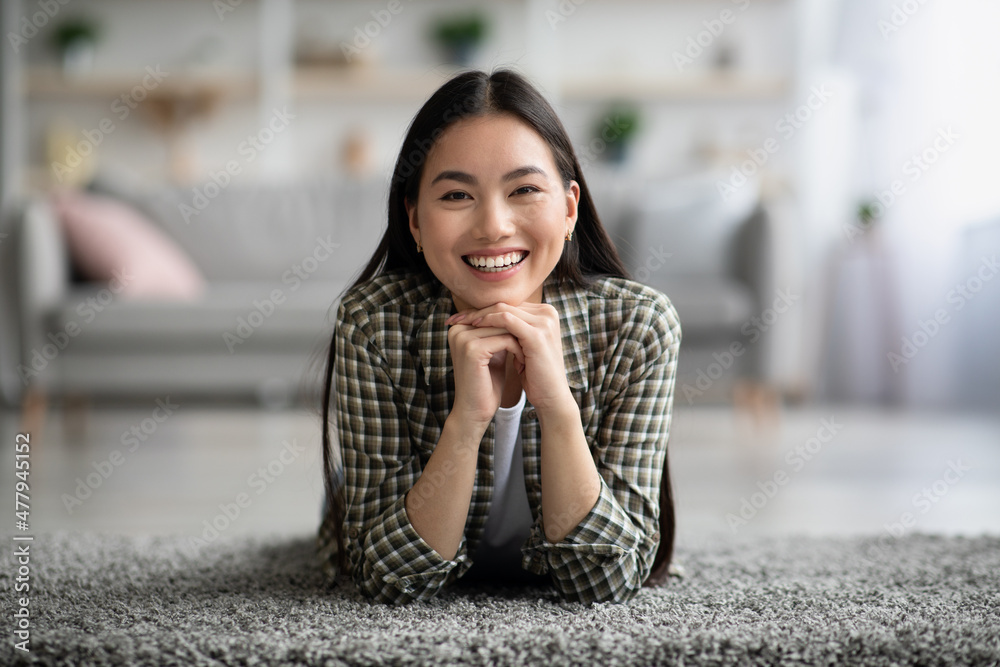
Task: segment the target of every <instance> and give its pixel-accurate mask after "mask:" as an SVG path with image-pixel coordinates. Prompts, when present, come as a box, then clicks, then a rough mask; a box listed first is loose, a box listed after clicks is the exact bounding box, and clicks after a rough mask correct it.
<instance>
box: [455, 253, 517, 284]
mask: <svg viewBox="0 0 1000 667" xmlns="http://www.w3.org/2000/svg"><path fill="white" fill-rule="evenodd" d="M529 254H530V253H528V252H527V251H515V252H512V253H505V254H504V255H491V256H486V255H465V256H464V257H462V261H463V262H464V263H465V265H466V266H467V267H468V269H469V271H470V272H472V273H473V274H474V275H475V276H476V277H477V278H479V279H480V280H486V281H490V282H495V281H498V280H506V279H507V278H510V277H511V276H513V275H514V274H515V273H517V272H518V271H520V270H521V267H523V266H524V264H525V260H527V259H528V255H529ZM510 255H515V256H516V255H520V258H519V259H517V261H513V259H514V258H511V263H510V264H502V265H501V266H499V267H498V266H496V264H497V258H498V257H499V258H501V259H503V258H506V257H508V256H510ZM490 259H492V260H493V264H494V265H493V266H492V267H490V266H483V267H479V268H477V267H476V266H473V265H472V264H471V262H473V261H475V262H476V263H477V264H479V263H482V262H483V260H486V264H489V261H488V260H490Z"/></svg>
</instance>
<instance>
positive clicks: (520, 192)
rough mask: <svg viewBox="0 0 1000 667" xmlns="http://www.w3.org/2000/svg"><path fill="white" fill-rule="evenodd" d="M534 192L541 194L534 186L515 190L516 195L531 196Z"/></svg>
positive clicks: (525, 186)
mask: <svg viewBox="0 0 1000 667" xmlns="http://www.w3.org/2000/svg"><path fill="white" fill-rule="evenodd" d="M533 192H539V189H538V188H536V187H535V186H534V185H524V186H522V187H520V188H518V189H517V190H514V193H513V194H515V195H530V194H531V193H533Z"/></svg>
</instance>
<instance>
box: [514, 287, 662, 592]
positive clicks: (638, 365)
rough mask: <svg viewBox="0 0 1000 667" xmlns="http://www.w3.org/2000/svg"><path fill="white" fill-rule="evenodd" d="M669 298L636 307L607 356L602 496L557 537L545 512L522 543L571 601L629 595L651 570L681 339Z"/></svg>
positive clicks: (537, 568)
mask: <svg viewBox="0 0 1000 667" xmlns="http://www.w3.org/2000/svg"><path fill="white" fill-rule="evenodd" d="M664 301H665V303H657V304H656V305H657V308H655V309H654V308H649V309H645V308H643V309H641V310H642V311H644V312H638V313H636V316H635V317H634V318H633V322H632V326H626V327H625V329H626V330H625V331H622V332H620V333H621V335H620V336H619V340H618V344H617V345H615V346H614V349H613V350H610V351H609V353H608V354H607V355H606V357H605V359H604V363H606V364H608V368H609V374H608V376H607V377H608V378H609V382H610V384H609V385H608V388H607V390H605V391H604V392H603V395H604V396H606V397H607V398H605V399H604V403H605V404H604V405H603V406H602V408H601V410H602V414H601V417H600V425H599V428H598V431H597V442H591V443H590V447H591V451H592V452H593V453H594V459H595V463H596V465H597V470H598V473H599V475H600V478H601V491H600V495H599V497H598V499H597V502H596V503H595V505H594V507H593V508H592V509H591V510H590V512H589V513H588V514H587V515H586V516H585V517H584V518H583V519H582V520H581V521H580V523H579V524H577V526H576V527H575V528H574V529H573V530H572V531H571V532H570V533H569V534H568V535H566V537H565V538H564V539H563V540H562V541H561V542H559V543H555V544H554V543H552V542H549V541H548V540H547V539H546V538H545V534H544V529H543V517H540V518H539V520H538V521H536V522H535V523H534V525H533V526H532V528H531V533H530V535H529V538H528V542H527V545H526V546H525V549H524V550H523V553H524V558H523V563H522V565H523V566H524V567H525V568H526V569H528V570H530V571H532V572H535V573H537V574H545V573H546V572H549V573H550V574H551V578H552V582H553V584H554V585H555V587H556V588H557V589H558V590H559V591H560V593H561V594H562V595H563V597H564V598H566V599H567V600H571V601H578V602H625V601H627V600H629V599H631V598H632V597H634V596H635V594H636V593H638V592H639V590H640V589H641V588H642V585H643V583H644V582H645V580H646V578H647V577H648V576H649V572H650V570H651V569H652V564H653V559H654V557H655V555H656V549H657V547H658V546H659V541H660V533H659V515H660V506H659V500H660V481H661V477H662V472H663V466H664V461H665V457H666V455H667V439H668V435H669V429H670V420H671V409H672V404H673V390H674V380H675V376H676V365H677V354H678V351H679V347H680V339H681V330H680V324H679V322H678V320H677V315H676V312H675V311H674V309H673V307H672V306H671V305H670V303H669V302H668V301H666V300H665V299H664ZM543 493H544V490H543Z"/></svg>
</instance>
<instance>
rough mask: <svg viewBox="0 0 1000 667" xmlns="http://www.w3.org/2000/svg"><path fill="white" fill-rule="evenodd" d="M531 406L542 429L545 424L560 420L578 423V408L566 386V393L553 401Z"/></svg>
mask: <svg viewBox="0 0 1000 667" xmlns="http://www.w3.org/2000/svg"><path fill="white" fill-rule="evenodd" d="M531 405H532V407H533V408H534V409H535V412H536V413H538V421H539V423H540V424H541V425H542V427H543V428H544V427H545V424H546V422H555V421H562V420H575V421H577V422H579V421H580V406H579V405H577V403H576V399H575V398H573V392H571V391H570V389H569V387H568V386H567V387H566V391H565V392H563V393H562V394H560V395H559V396H558V397H556V398H555V399H553V400H551V401H545V402H540V403H532V404H531Z"/></svg>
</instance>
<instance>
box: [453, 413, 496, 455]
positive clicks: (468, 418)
mask: <svg viewBox="0 0 1000 667" xmlns="http://www.w3.org/2000/svg"><path fill="white" fill-rule="evenodd" d="M492 420H493V417H492V416H491V417H490V418H489V419H485V420H484V419H483V418H477V417H474V416H472V415H469V414H466V413H464V412H462V411H461V410H452V411H451V412H450V413H449V414H448V416H447V417H446V418H445V420H444V426H443V427H442V429H441V430H442V433H443V432H444V431H445V430H447V431H448V432H449V433H450V434H451V435H452V436H453V437H454V438H455V439H456V441H459V442H465V443H470V442H474V443H475V444H476V446H477V447H478V446H479V442H480V441H481V440H482V439H483V434H485V433H486V429H487V428H488V427H489V425H490V422H491V421H492Z"/></svg>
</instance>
